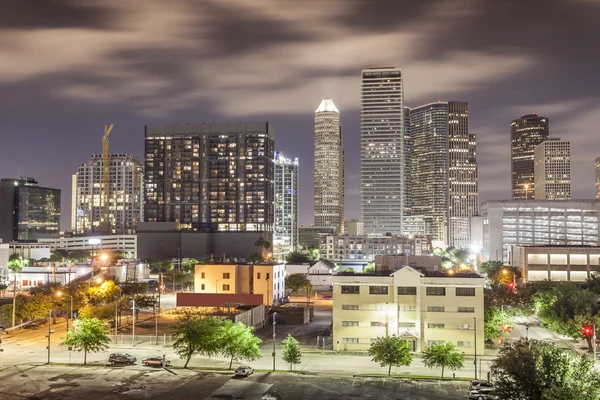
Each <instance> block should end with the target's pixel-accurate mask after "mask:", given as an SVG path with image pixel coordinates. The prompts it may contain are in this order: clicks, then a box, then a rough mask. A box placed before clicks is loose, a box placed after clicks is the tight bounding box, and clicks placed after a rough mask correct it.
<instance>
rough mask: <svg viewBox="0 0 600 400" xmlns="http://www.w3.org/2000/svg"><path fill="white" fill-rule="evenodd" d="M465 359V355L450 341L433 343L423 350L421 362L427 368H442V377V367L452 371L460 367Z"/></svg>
mask: <svg viewBox="0 0 600 400" xmlns="http://www.w3.org/2000/svg"><path fill="white" fill-rule="evenodd" d="M464 361H465V356H464V355H462V353H460V352H459V351H458V350H457V349H456V347H454V345H453V344H452V343H451V342H445V343H434V344H432V345H431V346H428V347H427V348H426V349H425V350H424V351H423V363H424V364H425V366H426V367H427V368H434V367H435V368H440V367H441V368H442V378H443V377H444V369H445V368H446V367H448V368H450V369H451V370H452V371H456V370H457V369H461V368H462V367H463V364H464Z"/></svg>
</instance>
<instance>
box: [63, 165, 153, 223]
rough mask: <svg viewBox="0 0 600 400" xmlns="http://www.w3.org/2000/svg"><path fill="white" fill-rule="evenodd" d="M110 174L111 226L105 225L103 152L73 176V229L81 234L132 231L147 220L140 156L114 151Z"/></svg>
mask: <svg viewBox="0 0 600 400" xmlns="http://www.w3.org/2000/svg"><path fill="white" fill-rule="evenodd" d="M109 160H110V161H109V167H108V174H109V175H108V176H109V186H108V221H109V222H108V226H109V231H108V232H105V231H104V230H105V227H104V226H103V218H104V216H103V209H104V204H103V197H102V187H103V182H102V174H103V166H104V162H103V161H102V155H93V156H92V157H91V158H90V159H89V161H88V162H86V163H84V164H82V165H81V166H80V167H79V169H78V170H77V173H76V174H75V175H73V180H72V192H71V193H72V194H71V196H72V202H71V230H72V231H73V232H76V233H80V234H87V233H100V234H102V233H103V234H117V235H131V234H135V231H136V229H137V224H138V223H139V222H141V221H143V214H142V213H143V202H142V200H143V194H144V187H143V181H144V175H143V167H142V164H141V163H140V160H139V158H138V157H137V156H134V155H131V154H111V155H110V158H109Z"/></svg>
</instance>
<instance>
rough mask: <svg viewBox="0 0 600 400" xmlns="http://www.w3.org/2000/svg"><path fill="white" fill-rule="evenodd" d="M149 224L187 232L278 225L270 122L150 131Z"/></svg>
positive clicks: (147, 143)
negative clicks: (175, 226)
mask: <svg viewBox="0 0 600 400" xmlns="http://www.w3.org/2000/svg"><path fill="white" fill-rule="evenodd" d="M145 150H146V151H145V154H146V165H145V189H146V190H145V206H144V219H145V221H146V222H178V223H179V224H180V228H181V229H182V230H187V231H254V232H258V231H266V232H273V223H274V198H273V196H274V189H275V188H274V163H273V157H274V131H273V128H272V126H271V124H269V123H268V122H247V123H243V122H240V123H210V124H207V123H199V124H174V125H157V126H146V141H145Z"/></svg>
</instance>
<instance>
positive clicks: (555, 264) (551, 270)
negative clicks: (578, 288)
mask: <svg viewBox="0 0 600 400" xmlns="http://www.w3.org/2000/svg"><path fill="white" fill-rule="evenodd" d="M511 265H512V266H513V267H516V268H519V269H520V270H521V276H522V277H523V280H524V281H525V282H532V281H543V280H548V281H572V282H585V281H586V280H587V279H589V278H590V276H591V274H592V273H594V272H600V247H597V246H512V253H511Z"/></svg>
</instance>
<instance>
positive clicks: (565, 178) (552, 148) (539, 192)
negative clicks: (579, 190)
mask: <svg viewBox="0 0 600 400" xmlns="http://www.w3.org/2000/svg"><path fill="white" fill-rule="evenodd" d="M533 160H534V181H535V199H536V200H570V199H571V145H570V143H569V142H566V141H564V140H560V139H557V138H550V139H547V140H545V141H543V142H542V143H540V144H538V145H537V146H536V147H535V150H534V153H533Z"/></svg>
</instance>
